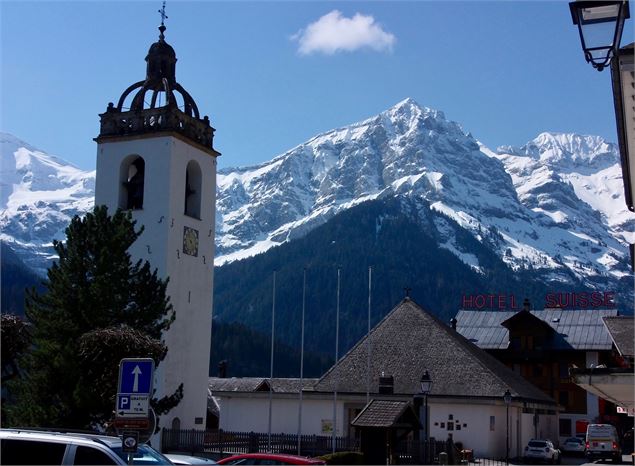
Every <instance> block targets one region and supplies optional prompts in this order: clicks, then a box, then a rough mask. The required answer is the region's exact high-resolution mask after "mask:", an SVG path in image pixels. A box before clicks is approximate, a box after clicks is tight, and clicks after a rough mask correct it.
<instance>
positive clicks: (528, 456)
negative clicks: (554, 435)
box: [523, 439, 560, 464]
mask: <svg viewBox="0 0 635 466" xmlns="http://www.w3.org/2000/svg"><path fill="white" fill-rule="evenodd" d="M523 460H524V462H525V463H530V464H532V463H536V462H538V461H544V462H545V463H551V464H556V463H560V450H558V449H557V448H555V447H554V446H553V443H552V442H551V440H541V439H532V440H530V441H529V443H528V444H527V446H526V447H525V451H524V454H523Z"/></svg>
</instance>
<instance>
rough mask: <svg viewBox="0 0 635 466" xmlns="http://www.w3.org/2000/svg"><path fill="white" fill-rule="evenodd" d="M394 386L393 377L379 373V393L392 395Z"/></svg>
mask: <svg viewBox="0 0 635 466" xmlns="http://www.w3.org/2000/svg"><path fill="white" fill-rule="evenodd" d="M394 388H395V379H394V378H393V376H392V375H384V373H383V372H382V373H381V376H380V377H379V394H380V395H392V394H393V393H394Z"/></svg>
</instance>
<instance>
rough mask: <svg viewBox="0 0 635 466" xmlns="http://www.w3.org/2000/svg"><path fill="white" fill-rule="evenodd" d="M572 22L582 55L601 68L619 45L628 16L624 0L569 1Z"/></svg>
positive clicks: (596, 67) (606, 63)
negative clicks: (576, 30) (575, 28)
mask: <svg viewBox="0 0 635 466" xmlns="http://www.w3.org/2000/svg"><path fill="white" fill-rule="evenodd" d="M569 9H570V10H571V18H572V19H573V24H575V25H577V26H578V32H579V33H580V42H582V49H583V50H584V58H585V59H586V61H587V62H588V63H591V65H593V67H594V68H595V69H597V70H598V71H602V70H603V69H604V68H605V67H606V66H607V65H608V64H609V62H610V61H611V58H613V56H614V54H615V52H616V51H617V49H618V48H619V47H620V40H621V38H622V30H623V29H624V21H625V20H626V18H629V17H630V12H629V9H628V1H627V0H613V1H604V0H601V1H587V0H578V1H576V2H571V3H569Z"/></svg>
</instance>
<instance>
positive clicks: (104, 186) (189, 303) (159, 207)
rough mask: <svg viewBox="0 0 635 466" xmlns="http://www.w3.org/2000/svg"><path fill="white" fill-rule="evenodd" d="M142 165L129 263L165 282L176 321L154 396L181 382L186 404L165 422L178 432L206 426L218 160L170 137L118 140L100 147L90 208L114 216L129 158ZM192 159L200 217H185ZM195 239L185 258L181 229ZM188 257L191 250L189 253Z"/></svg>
mask: <svg viewBox="0 0 635 466" xmlns="http://www.w3.org/2000/svg"><path fill="white" fill-rule="evenodd" d="M131 156H134V157H136V156H139V157H141V158H143V160H144V161H145V180H144V196H143V199H144V201H143V207H142V208H140V209H134V210H132V217H133V219H134V220H136V221H137V226H141V225H143V227H144V231H143V234H142V235H141V236H140V237H139V239H138V240H137V241H136V242H135V244H133V246H132V247H131V249H130V253H131V255H132V257H133V259H135V260H137V259H142V260H147V261H148V262H150V264H151V265H152V267H153V268H156V269H157V271H158V275H159V276H160V277H162V278H166V277H168V278H169V283H168V288H167V291H168V295H169V296H170V302H171V304H172V306H173V307H174V309H175V311H176V320H175V321H174V322H173V323H172V326H171V327H170V330H168V331H167V332H166V334H165V343H166V344H167V347H168V354H167V356H166V358H165V360H164V361H162V362H161V363H160V365H159V367H158V368H157V372H156V377H155V388H157V394H160V395H167V394H171V393H173V392H174V391H175V390H176V389H177V387H178V386H179V384H180V383H183V389H184V399H183V400H182V401H181V403H179V405H178V406H177V407H176V408H174V409H173V410H172V411H171V412H170V413H168V415H167V416H164V417H163V419H166V420H168V422H167V423H166V422H161V424H162V426H163V427H170V426H171V425H172V420H173V419H174V418H178V419H179V424H180V427H181V428H187V429H191V428H195V427H198V428H203V427H204V425H205V416H206V409H207V381H208V373H209V357H210V345H211V325H212V288H213V263H214V261H213V257H214V213H215V208H214V207H215V193H216V158H215V157H214V156H212V155H210V154H208V153H206V152H204V151H202V150H201V149H199V148H196V147H194V146H192V145H191V144H189V143H188V142H185V141H183V140H181V139H179V138H177V137H175V136H162V135H160V134H157V135H153V136H151V137H143V138H133V139H130V140H126V139H125V138H124V139H119V140H116V141H108V142H102V143H99V144H98V149H97V177H96V178H97V179H96V187H95V204H96V205H106V206H108V210H109V212H111V213H112V212H114V211H116V210H117V208H118V207H119V206H120V205H119V202H120V196H121V191H122V181H121V179H120V172H121V167H122V165H124V164H125V162H126V159H128V158H130V157H131ZM190 161H195V162H196V163H197V164H198V165H199V167H200V170H201V175H202V179H201V188H202V192H201V209H200V217H201V218H200V219H198V218H195V217H191V216H188V215H186V214H185V213H184V205H185V181H186V169H187V166H188V163H189V162H190ZM186 227H187V228H189V229H192V230H194V231H196V232H197V234H198V238H199V240H198V251H196V252H197V255H191V254H187V253H184V251H183V246H184V230H185V228H186ZM190 252H192V251H190Z"/></svg>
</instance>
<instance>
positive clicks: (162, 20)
mask: <svg viewBox="0 0 635 466" xmlns="http://www.w3.org/2000/svg"><path fill="white" fill-rule="evenodd" d="M158 11H159V14H160V15H161V26H165V25H164V24H163V23H164V22H165V20H166V19H168V15H166V14H165V0H163V6H162V7H161V9H160V10H158Z"/></svg>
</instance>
